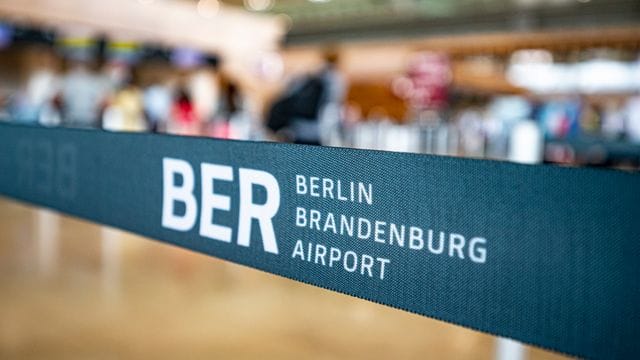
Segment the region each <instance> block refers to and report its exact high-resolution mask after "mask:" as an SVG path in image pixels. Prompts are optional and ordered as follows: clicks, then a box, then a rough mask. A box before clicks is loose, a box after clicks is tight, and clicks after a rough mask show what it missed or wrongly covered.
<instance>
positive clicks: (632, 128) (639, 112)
mask: <svg viewBox="0 0 640 360" xmlns="http://www.w3.org/2000/svg"><path fill="white" fill-rule="evenodd" d="M626 112H627V118H626V124H625V131H626V134H627V138H628V139H629V141H631V142H633V143H640V95H636V96H634V97H632V98H630V99H629V100H628V101H627V105H626Z"/></svg>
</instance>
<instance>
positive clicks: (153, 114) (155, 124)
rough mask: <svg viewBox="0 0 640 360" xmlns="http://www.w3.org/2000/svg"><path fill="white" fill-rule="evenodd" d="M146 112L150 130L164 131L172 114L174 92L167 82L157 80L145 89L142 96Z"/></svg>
mask: <svg viewBox="0 0 640 360" xmlns="http://www.w3.org/2000/svg"><path fill="white" fill-rule="evenodd" d="M142 102H143V106H144V112H145V115H146V117H147V120H148V121H149V130H151V131H152V132H164V131H166V128H167V122H168V121H169V118H170V116H171V102H172V94H171V88H170V86H169V84H167V83H161V82H156V83H154V84H152V85H151V86H149V87H147V88H146V89H145V90H144V93H143V96H142Z"/></svg>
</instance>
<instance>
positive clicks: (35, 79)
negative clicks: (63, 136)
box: [11, 48, 60, 125]
mask: <svg viewBox="0 0 640 360" xmlns="http://www.w3.org/2000/svg"><path fill="white" fill-rule="evenodd" d="M33 50H35V52H33V53H31V55H33V59H32V60H34V61H35V64H34V65H35V66H33V68H32V69H30V70H28V72H29V74H28V76H27V80H26V83H25V85H24V88H23V89H22V90H20V91H18V92H17V93H16V94H15V95H14V97H13V98H12V103H11V115H12V117H13V119H14V120H15V121H18V122H23V123H32V124H36V123H39V124H42V125H58V124H59V123H60V114H59V112H58V110H57V109H56V107H55V97H56V94H57V92H58V91H59V86H60V79H59V78H58V75H57V73H56V71H55V67H54V65H53V63H54V59H53V54H52V52H51V50H50V49H48V48H44V49H43V48H34V49H33Z"/></svg>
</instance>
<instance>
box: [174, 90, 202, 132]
mask: <svg viewBox="0 0 640 360" xmlns="http://www.w3.org/2000/svg"><path fill="white" fill-rule="evenodd" d="M171 119H172V121H171V122H170V123H169V128H168V130H169V131H168V132H170V133H172V134H177V135H191V136H193V135H198V134H199V133H200V128H199V123H198V121H197V116H196V111H195V107H194V105H193V102H192V100H191V96H189V93H188V92H187V90H186V89H185V88H184V87H180V88H179V89H178V93H177V95H176V97H175V99H174V101H173V105H172V107H171Z"/></svg>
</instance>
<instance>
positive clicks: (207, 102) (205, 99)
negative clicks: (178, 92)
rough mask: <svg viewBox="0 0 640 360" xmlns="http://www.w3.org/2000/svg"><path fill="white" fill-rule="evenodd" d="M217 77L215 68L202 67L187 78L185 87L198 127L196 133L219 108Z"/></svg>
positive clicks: (209, 120)
mask: <svg viewBox="0 0 640 360" xmlns="http://www.w3.org/2000/svg"><path fill="white" fill-rule="evenodd" d="M218 77H219V74H218V72H217V66H206V67H204V66H203V67H200V68H198V69H197V70H195V71H194V72H193V73H192V74H191V75H189V76H188V78H187V81H186V87H187V91H188V92H189V94H190V98H191V102H192V104H193V109H194V115H195V118H194V121H195V122H196V124H195V125H196V126H197V127H198V133H200V131H201V130H200V128H201V127H204V125H205V124H206V123H208V122H211V121H212V120H213V117H214V115H215V112H216V109H217V108H218V106H219V104H218V99H219V97H220V95H219V94H220V88H219V85H218V82H219V80H218Z"/></svg>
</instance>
